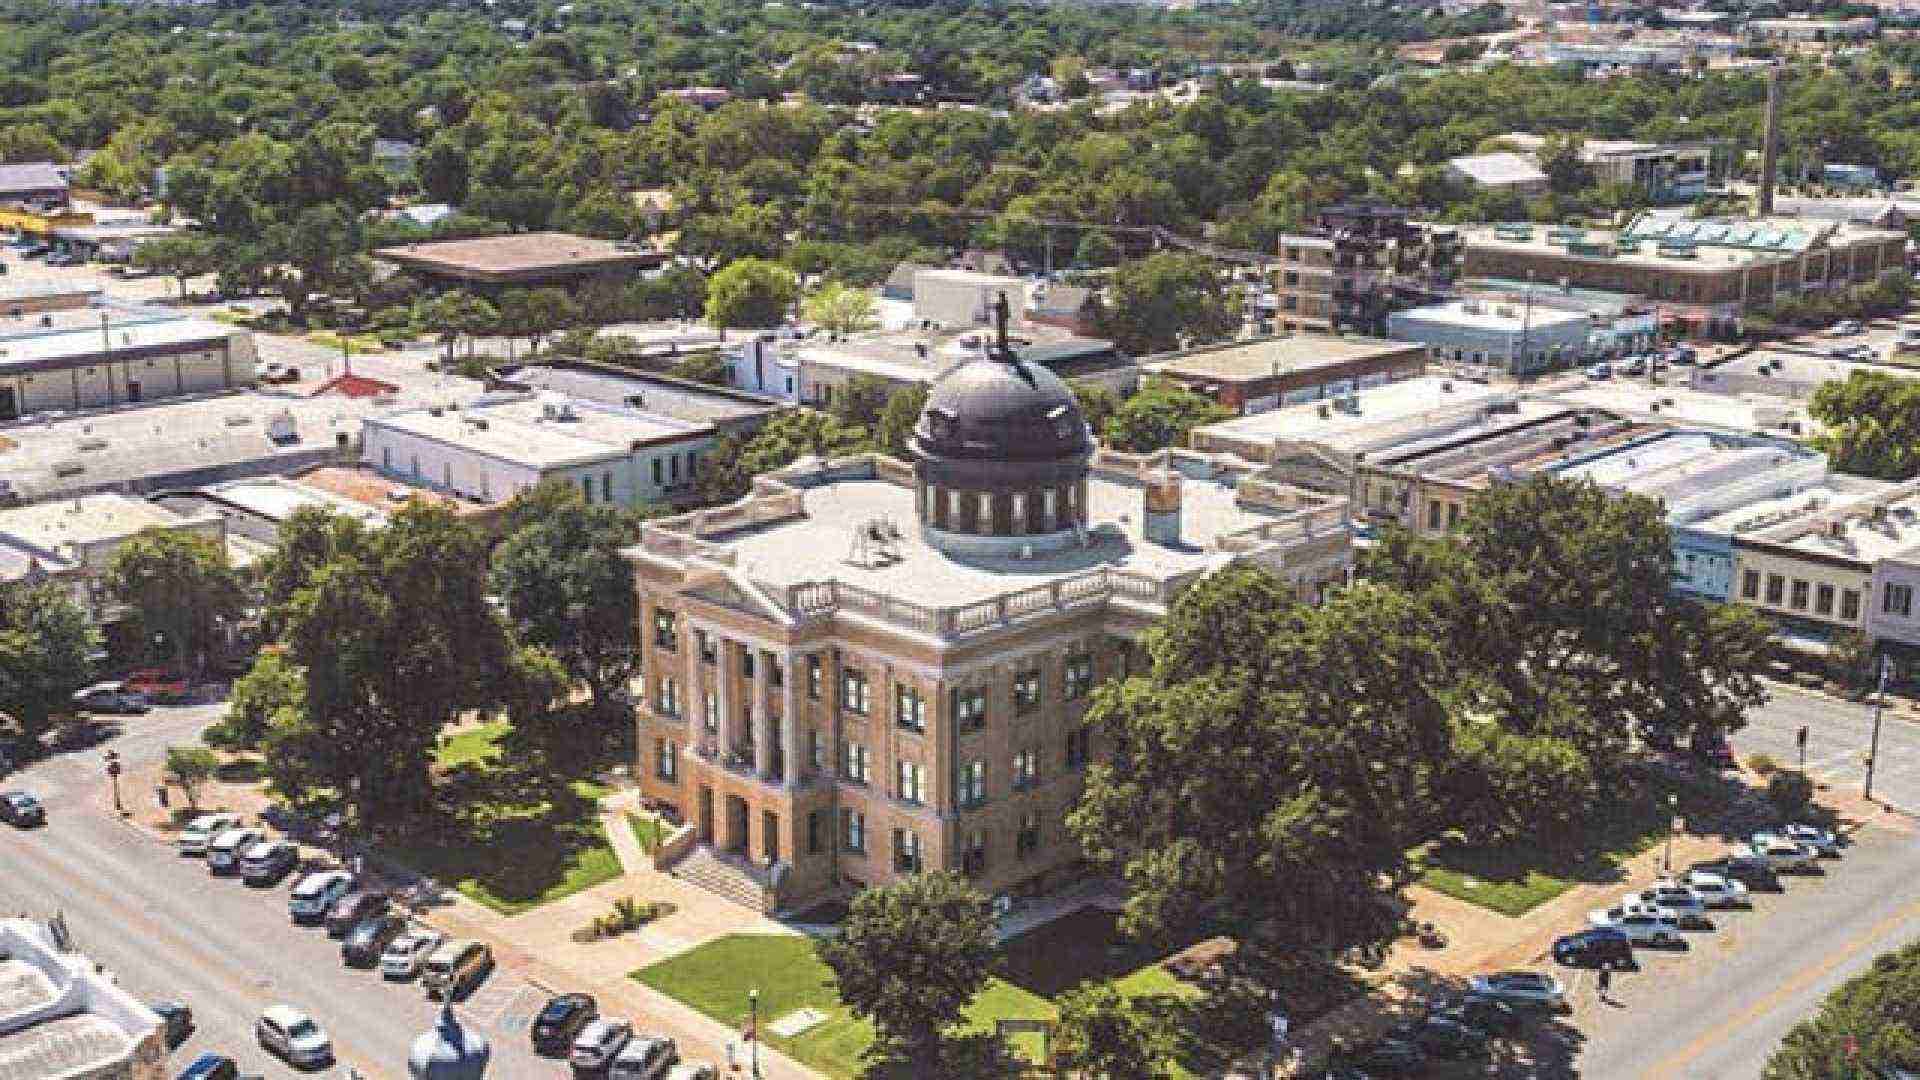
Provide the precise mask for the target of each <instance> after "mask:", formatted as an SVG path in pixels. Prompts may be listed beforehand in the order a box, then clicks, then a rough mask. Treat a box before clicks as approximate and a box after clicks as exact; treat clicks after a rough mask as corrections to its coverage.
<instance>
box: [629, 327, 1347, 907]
mask: <svg viewBox="0 0 1920 1080" xmlns="http://www.w3.org/2000/svg"><path fill="white" fill-rule="evenodd" d="M628 556H629V558H630V559H631V560H632V561H633V564H634V567H635V571H636V578H637V588H638V590H639V594H640V608H641V634H642V654H643V664H642V666H643V675H642V679H641V684H642V685H641V686H640V688H639V689H640V693H639V694H638V695H637V701H638V707H637V710H636V712H637V719H636V723H637V725H638V746H639V752H640V760H639V761H638V763H637V774H638V775H639V777H640V783H641V789H642V791H643V792H644V793H645V794H646V795H647V796H648V797H650V798H654V799H658V800H662V801H665V802H667V803H671V804H672V805H674V806H676V807H678V808H679V809H680V811H681V812H682V814H683V815H684V817H685V819H686V820H687V821H688V822H689V823H690V824H691V825H692V826H693V828H694V830H695V833H696V836H697V839H698V841H699V845H700V846H699V847H698V848H697V849H696V850H695V851H694V852H693V853H691V854H689V855H688V856H686V859H685V860H684V861H683V862H682V863H681V865H680V867H679V869H680V871H681V872H683V873H686V874H687V875H688V876H689V877H691V878H693V879H694V880H701V881H703V883H707V884H709V885H711V886H714V887H720V886H719V885H715V881H714V878H713V875H714V874H716V873H718V874H720V875H722V879H721V880H722V881H723V882H724V885H725V887H724V888H723V889H722V891H723V892H725V893H726V894H727V895H729V896H734V897H736V898H741V899H745V900H748V901H750V902H752V903H754V904H755V905H757V906H760V907H762V908H774V907H782V908H794V909H798V908H801V907H804V906H806V905H808V904H810V903H813V902H815V901H817V900H820V899H823V898H827V897H831V896H835V895H839V894H842V893H844V892H845V891H848V890H851V889H853V888H857V887H858V886H862V885H876V884H883V883H886V882H889V881H893V880H896V879H898V878H899V877H901V876H904V875H908V874H911V873H914V872H917V871H921V870H932V869H949V870H955V871H960V872H964V873H966V874H967V875H968V876H970V877H971V878H973V879H974V881H975V882H976V883H977V884H978V885H979V886H980V887H981V888H982V889H983V890H985V891H987V892H990V893H1004V894H1012V893H1026V892H1034V891H1040V890H1045V889H1048V888H1050V887H1052V886H1054V885H1056V884H1058V883H1061V882H1064V881H1067V880H1069V879H1071V878H1073V877H1074V876H1076V875H1077V874H1079V873H1080V871H1081V865H1080V854H1079V851H1078V849H1077V847H1076V845H1075V844H1074V842H1073V840H1072V838H1071V836H1070V835H1069V834H1068V832H1067V829H1066V825H1065V818H1066V815H1067V813H1068V812H1069V810H1070V809H1071V808H1072V807H1073V806H1074V805H1075V802H1076V800H1077V799H1078V797H1079V794H1080V791H1081V786H1082V778H1083V776H1084V770H1085V769H1086V767H1087V766H1088V764H1089V763H1090V762H1092V761H1093V760H1095V759H1096V758H1097V757H1098V756H1099V755H1100V754H1101V753H1102V752H1103V749H1104V748H1103V746H1102V745H1101V740H1100V736H1099V734H1098V733H1097V732H1095V731H1093V730H1091V729H1090V728H1088V727H1086V726H1085V725H1084V724H1083V722H1082V721H1083V718H1084V716H1085V712H1086V709H1087V706H1088V702H1089V699H1090V697H1091V694H1092V691H1093V688H1094V687H1095V686H1096V685H1097V684H1098V683H1100V682H1102V681H1104V680H1106V679H1109V678H1114V677H1118V676H1123V675H1125V674H1127V673H1129V672H1133V671H1138V670H1140V669H1141V668H1140V665H1142V663H1143V660H1142V658H1141V656H1140V653H1139V649H1138V646H1137V645H1136V644H1135V642H1136V641H1137V640H1138V639H1139V637H1140V635H1141V634H1142V633H1143V632H1144V631H1145V630H1146V629H1147V628H1149V627H1150V626H1152V625H1153V624H1154V623H1155V622H1156V621H1157V620H1158V619H1160V618H1161V617H1162V616H1163V615H1164V614H1165V612H1166V611H1167V609H1168V606H1169V605H1170V604H1171V603H1173V601H1174V600H1175V598H1177V597H1178V596H1179V595H1180V594H1181V592H1182V591H1183V590H1184V589H1185V588H1187V587H1188V586H1190V585H1191V584H1192V583H1193V582H1194V581H1195V580H1197V579H1198V578H1199V577H1201V576H1202V575H1204V574H1207V573H1209V572H1211V571H1213V570H1216V569H1218V568H1220V567H1223V566H1226V565H1229V564H1231V563H1234V562H1237V561H1241V560H1250V561H1254V562H1258V563H1260V564H1262V565H1265V566H1268V567H1271V568H1272V569H1274V570H1275V571H1276V572H1278V573H1280V574H1282V575H1284V576H1285V577H1286V578H1287V579H1288V580H1290V581H1291V582H1292V583H1293V585H1294V587H1295V588H1296V589H1297V590H1298V591H1299V593H1300V595H1301V596H1302V597H1304V598H1306V599H1310V600H1311V599H1317V598H1318V597H1319V596H1320V595H1321V593H1322V592H1323V590H1324V589H1326V588H1327V587H1329V586H1330V585H1332V584H1335V583H1338V582H1342V581H1344V580H1345V579H1346V577H1347V574H1348V571H1349V567H1350V562H1351V532H1350V527H1349V522H1348V519H1347V507H1346V503H1345V500H1344V499H1340V498H1337V497H1328V496H1325V495H1318V494H1314V493H1312V492H1307V491H1303V490H1299V489H1295V488H1291V487H1288V486H1286V485H1284V484H1280V483H1276V482H1274V481H1273V480H1272V479H1271V478H1269V477H1267V476H1266V475H1264V474H1263V472H1262V471H1261V470H1259V469H1258V468H1257V467H1256V466H1254V465H1251V464H1249V463H1247V462H1245V461H1241V460H1239V459H1236V458H1232V457H1229V456H1225V455H1208V454H1199V453H1190V452H1184V451H1180V452H1165V453H1162V454H1160V455H1157V456H1154V457H1151V458H1142V457H1133V456H1128V455H1120V454H1112V453H1104V452H1100V451H1098V450H1097V449H1096V446H1095V444H1094V442H1093V440H1092V438H1091V434H1090V432H1089V431H1088V429H1087V425H1086V422H1085V420H1084V419H1083V418H1082V416H1081V414H1080V411H1079V407H1078V405H1077V403H1076V402H1075V400H1074V397H1073V394H1072V392H1071V391H1070V390H1069V389H1068V388H1067V386H1066V384H1065V383H1064V382H1063V381H1062V380H1060V379H1059V378H1058V377H1057V376H1055V375H1053V374H1052V373H1051V372H1050V371H1048V370H1047V369H1046V368H1045V367H1043V366H1040V365H1038V364H1034V363H1031V362H1028V361H1026V360H1025V359H1023V358H1021V357H1019V356H1017V355H1016V354H1014V353H1013V352H1012V351H1011V349H1009V348H1008V346H1007V344H1006V339H1005V337H1004V335H1003V336H1002V337H1001V338H1000V340H999V342H998V343H997V344H996V345H995V346H993V347H992V348H991V349H990V350H989V351H988V352H987V353H986V354H984V355H981V356H978V357H976V358H975V359H973V360H971V361H970V362H968V363H966V364H964V365H962V366H960V367H959V368H957V369H955V370H954V371H952V372H950V373H948V374H946V375H944V376H943V377H941V378H940V379H939V380H938V381H936V382H935V383H934V384H933V387H932V390H931V393H930V396H929V399H928V403H927V406H926V408H925V410H924V412H923V413H922V415H921V418H920V421H919V425H918V427H917V428H916V431H915V434H914V438H913V452H912V461H911V462H903V461H899V460H895V459H892V458H887V457H881V456H878V455H862V456H858V457H853V458H848V459H843V460H837V461H833V462H830V463H806V464H801V465H796V466H794V467H791V468H789V469H786V470H782V471H779V472H776V473H773V474H770V475H767V476H763V477H761V478H759V479H758V480H757V481H756V483H755V487H754V491H753V492H752V494H750V495H749V496H748V497H746V498H745V499H743V500H742V501H740V502H738V503H736V504H734V505H731V506H728V507H724V508H719V509H714V510H703V511H696V512H694V513H691V514H686V515H682V516H680V517H675V518H667V519H662V520H657V521H653V522H649V523H647V524H646V525H645V526H643V529H642V534H641V540H640V543H639V544H638V545H636V546H635V547H633V548H631V549H630V550H629V552H628ZM695 869H697V870H698V875H697V876H696V875H695V874H694V873H693V871H694V870H695Z"/></svg>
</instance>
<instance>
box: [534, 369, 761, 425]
mask: <svg viewBox="0 0 1920 1080" xmlns="http://www.w3.org/2000/svg"><path fill="white" fill-rule="evenodd" d="M501 375H502V376H503V377H505V378H507V379H509V380H511V381H512V382H515V383H518V384H520V385H523V386H527V387H530V388H532V389H534V390H545V391H551V392H554V393H559V394H565V395H566V396H567V397H570V398H577V399H579V400H582V401H593V402H598V403H599V404H602V405H618V406H625V407H630V408H636V409H645V410H646V411H647V412H650V413H656V414H658V415H661V416H669V417H672V418H674V419H676V420H684V421H688V422H691V423H702V424H710V423H715V422H719V421H732V420H746V419H751V418H753V417H756V416H760V415H762V414H764V413H767V412H769V411H771V410H773V409H775V408H778V407H779V403H778V402H773V401H768V402H756V401H754V400H752V399H751V398H748V397H746V396H745V395H743V394H741V393H739V392H738V391H724V390H718V389H715V390H707V389H703V388H701V387H699V386H694V385H687V384H682V383H679V382H675V381H672V380H668V379H661V378H656V377H653V376H650V375H648V374H646V373H644V372H634V373H632V374H630V375H629V374H624V373H617V372H611V371H602V370H599V369H595V368H587V367H575V366H565V367H555V366H549V365H546V364H529V365H527V366H525V367H515V368H510V369H503V370H502V371H501Z"/></svg>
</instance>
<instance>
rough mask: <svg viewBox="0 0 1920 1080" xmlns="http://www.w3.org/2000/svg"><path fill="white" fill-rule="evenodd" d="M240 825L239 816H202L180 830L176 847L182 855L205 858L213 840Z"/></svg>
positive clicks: (175, 843) (175, 842)
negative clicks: (208, 846)
mask: <svg viewBox="0 0 1920 1080" xmlns="http://www.w3.org/2000/svg"><path fill="white" fill-rule="evenodd" d="M239 824H240V815H239V814H201V815H200V816H199V817H197V818H194V819H193V820H192V821H189V822H187V827H186V828H184V829H181V830H180V838H179V839H178V840H175V841H174V846H175V847H177V848H179V850H180V854H182V855H191V856H193V857H195V858H205V857H206V854H207V845H208V844H209V843H211V842H212V841H213V838H214V837H216V836H219V835H220V834H221V833H223V832H226V831H227V830H228V829H231V828H234V827H236V826H238V825H239Z"/></svg>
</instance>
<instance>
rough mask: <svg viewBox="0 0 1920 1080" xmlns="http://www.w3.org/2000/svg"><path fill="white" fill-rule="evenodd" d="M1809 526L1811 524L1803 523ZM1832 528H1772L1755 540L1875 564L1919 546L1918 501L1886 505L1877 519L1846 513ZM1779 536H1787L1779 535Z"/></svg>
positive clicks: (1792, 525)
mask: <svg viewBox="0 0 1920 1080" xmlns="http://www.w3.org/2000/svg"><path fill="white" fill-rule="evenodd" d="M1805 524H1807V525H1808V526H1811V525H1812V524H1813V523H1812V522H1806V523H1805ZM1837 524H1838V535H1836V534H1835V531H1834V529H1833V528H1832V527H1831V526H1829V527H1828V528H1815V527H1807V528H1801V527H1799V524H1797V523H1796V524H1787V525H1779V526H1775V527H1774V528H1772V529H1769V530H1766V531H1765V532H1763V533H1761V534H1760V535H1759V536H1758V537H1756V539H1761V540H1773V541H1774V542H1775V543H1781V542H1784V543H1785V544H1786V545H1787V546H1789V547H1792V548H1796V549H1798V550H1801V551H1807V552H1812V553H1814V554H1820V555H1833V556H1839V557H1841V558H1853V559H1859V560H1860V561H1862V562H1867V563H1871V562H1875V561H1878V560H1880V559H1883V558H1886V557H1888V556H1891V555H1898V554H1901V553H1902V552H1906V551H1911V550H1913V549H1914V548H1915V547H1920V500H1916V499H1914V498H1913V497H1911V496H1909V497H1907V498H1904V499H1901V500H1899V501H1897V502H1894V503H1892V504H1890V505H1888V506H1887V507H1886V509H1885V511H1884V512H1883V513H1881V514H1880V515H1879V516H1877V517H1876V516H1872V515H1870V514H1848V515H1847V516H1846V517H1844V518H1842V519H1841V520H1840V521H1839V522H1838V523H1837ZM1782 533H1786V534H1790V535H1788V536H1782V535H1781V534H1782Z"/></svg>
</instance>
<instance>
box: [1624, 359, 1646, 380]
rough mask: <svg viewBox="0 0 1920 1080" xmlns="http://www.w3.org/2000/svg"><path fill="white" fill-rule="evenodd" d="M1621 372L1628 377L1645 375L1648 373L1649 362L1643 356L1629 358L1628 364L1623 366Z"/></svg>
mask: <svg viewBox="0 0 1920 1080" xmlns="http://www.w3.org/2000/svg"><path fill="white" fill-rule="evenodd" d="M1620 370H1621V371H1622V372H1623V373H1625V374H1628V375H1645V374H1646V373H1647V360H1646V358H1645V357H1643V356H1629V357H1627V362H1626V363H1625V364H1623V365H1621V367H1620Z"/></svg>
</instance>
